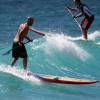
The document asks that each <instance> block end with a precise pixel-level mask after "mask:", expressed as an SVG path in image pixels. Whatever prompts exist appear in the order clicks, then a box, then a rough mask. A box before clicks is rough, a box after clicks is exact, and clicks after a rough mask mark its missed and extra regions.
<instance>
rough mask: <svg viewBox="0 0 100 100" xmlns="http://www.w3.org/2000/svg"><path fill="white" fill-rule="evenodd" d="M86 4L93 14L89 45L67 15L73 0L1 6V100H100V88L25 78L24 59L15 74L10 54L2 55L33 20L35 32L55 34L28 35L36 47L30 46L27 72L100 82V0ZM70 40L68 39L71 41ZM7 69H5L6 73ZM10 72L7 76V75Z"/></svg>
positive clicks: (14, 0)
mask: <svg viewBox="0 0 100 100" xmlns="http://www.w3.org/2000/svg"><path fill="white" fill-rule="evenodd" d="M88 1H89V0H86V1H85V2H86V3H87V4H88V5H89V6H90V5H93V6H92V7H91V9H92V11H93V12H94V14H95V22H94V24H93V25H92V27H91V29H90V30H89V40H88V41H84V40H82V38H81V34H80V30H79V28H78V26H77V24H76V23H75V22H74V21H73V19H72V18H71V16H70V14H68V13H66V12H65V11H64V5H65V4H67V5H68V4H71V1H70V0H67V1H66V0H55V1H54V0H50V1H48V0H28V1H24V0H7V1H6V0H1V1H0V19H1V21H0V27H1V28H0V47H1V48H0V100H22V99H23V100H47V99H48V100H66V99H68V100H84V99H86V100H99V99H100V95H99V94H100V83H97V84H92V85H68V84H67V85H62V84H51V83H45V82H41V81H39V80H37V79H29V78H26V77H25V75H23V74H21V72H17V69H20V70H22V69H23V67H22V60H20V59H19V60H18V62H17V63H16V65H15V66H16V68H17V69H15V70H10V69H9V68H8V67H7V66H9V65H10V63H11V60H12V58H11V54H9V55H6V56H2V54H3V53H4V52H6V51H8V50H9V49H10V48H11V46H12V41H13V38H14V34H15V32H16V30H17V28H18V26H19V24H21V23H22V22H24V21H25V18H26V17H27V16H33V17H34V18H35V23H34V25H33V27H34V28H36V29H39V30H41V31H44V32H47V34H48V33H49V34H51V36H49V35H47V36H45V37H41V36H38V35H37V34H35V33H32V32H29V35H30V36H31V37H33V39H34V41H33V42H32V43H28V44H26V48H27V52H28V61H29V62H28V69H29V70H30V71H31V72H34V73H39V74H50V75H59V76H69V77H75V78H84V79H96V80H100V74H99V73H100V71H99V70H100V61H99V59H100V54H99V51H100V45H99V44H97V43H99V41H100V30H99V26H100V25H99V24H100V21H99V20H100V18H99V16H100V12H99V10H98V9H99V7H100V1H99V0H95V1H92V2H88ZM69 36H70V37H69ZM5 67H7V69H6V68H5ZM7 71H8V72H9V73H7Z"/></svg>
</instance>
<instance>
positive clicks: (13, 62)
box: [11, 58, 18, 66]
mask: <svg viewBox="0 0 100 100" xmlns="http://www.w3.org/2000/svg"><path fill="white" fill-rule="evenodd" d="M17 59H18V58H13V61H12V63H11V66H14V64H15V63H16V61H17Z"/></svg>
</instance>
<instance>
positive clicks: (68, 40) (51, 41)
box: [43, 34, 90, 60]
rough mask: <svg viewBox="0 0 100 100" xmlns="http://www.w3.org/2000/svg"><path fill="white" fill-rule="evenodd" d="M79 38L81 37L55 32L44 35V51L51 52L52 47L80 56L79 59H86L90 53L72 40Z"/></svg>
mask: <svg viewBox="0 0 100 100" xmlns="http://www.w3.org/2000/svg"><path fill="white" fill-rule="evenodd" d="M75 39H76V40H80V39H82V38H81V37H78V38H73V37H69V36H68V37H67V36H65V35H64V34H55V35H53V36H51V37H49V36H48V37H46V42H45V43H44V47H43V48H44V49H45V52H47V53H49V54H51V53H52V51H53V49H56V50H57V51H60V52H63V51H66V52H68V53H72V54H73V55H74V56H76V57H78V58H80V59H81V60H86V59H88V58H89V57H90V54H89V53H88V52H87V51H85V50H84V49H83V48H82V47H80V46H79V45H77V44H76V43H75V42H74V41H72V40H75Z"/></svg>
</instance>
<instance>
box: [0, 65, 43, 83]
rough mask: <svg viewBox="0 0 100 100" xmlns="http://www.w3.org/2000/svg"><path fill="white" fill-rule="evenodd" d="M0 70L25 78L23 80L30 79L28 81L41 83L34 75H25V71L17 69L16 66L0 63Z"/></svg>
mask: <svg viewBox="0 0 100 100" xmlns="http://www.w3.org/2000/svg"><path fill="white" fill-rule="evenodd" d="M0 71H1V72H5V73H8V74H11V75H14V76H16V77H18V78H21V79H23V80H25V81H30V82H32V83H36V84H40V83H41V82H40V80H39V79H37V78H36V77H35V76H33V75H27V72H25V71H24V70H19V69H17V68H16V67H11V66H10V65H5V64H2V65H0Z"/></svg>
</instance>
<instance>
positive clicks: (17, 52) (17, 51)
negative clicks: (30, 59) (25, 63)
mask: <svg viewBox="0 0 100 100" xmlns="http://www.w3.org/2000/svg"><path fill="white" fill-rule="evenodd" d="M12 57H13V58H16V59H18V58H27V52H26V48H25V46H24V44H23V43H21V46H20V45H19V43H18V42H14V43H13V46H12Z"/></svg>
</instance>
